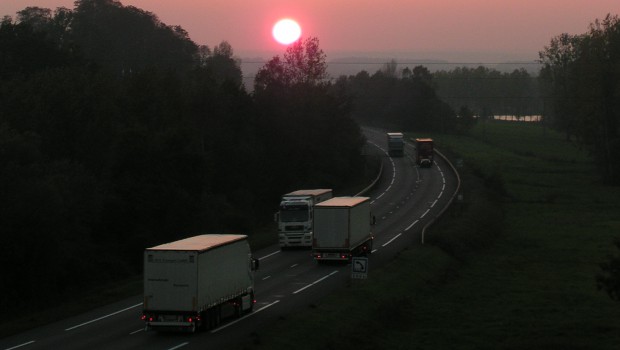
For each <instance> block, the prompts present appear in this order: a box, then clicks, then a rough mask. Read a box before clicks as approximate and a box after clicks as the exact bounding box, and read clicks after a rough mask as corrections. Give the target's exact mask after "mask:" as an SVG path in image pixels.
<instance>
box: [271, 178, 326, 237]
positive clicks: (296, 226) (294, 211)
mask: <svg viewBox="0 0 620 350" xmlns="http://www.w3.org/2000/svg"><path fill="white" fill-rule="evenodd" d="M330 198H332V190H331V189H313V190H297V191H294V192H290V193H287V194H285V195H283V196H282V199H281V200H280V210H279V211H278V213H276V221H277V223H278V242H279V244H280V248H282V249H285V248H288V247H312V232H313V230H312V217H313V212H314V206H315V205H316V204H317V203H321V202H323V201H325V200H328V199H330Z"/></svg>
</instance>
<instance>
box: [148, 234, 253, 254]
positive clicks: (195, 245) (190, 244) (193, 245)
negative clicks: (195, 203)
mask: <svg viewBox="0 0 620 350" xmlns="http://www.w3.org/2000/svg"><path fill="white" fill-rule="evenodd" d="M246 238H247V236H246V235H200V236H194V237H189V238H185V239H181V240H178V241H174V242H170V243H164V244H160V245H158V246H155V247H152V248H147V250H189V251H205V250H209V249H213V248H215V247H219V246H222V245H225V244H229V243H232V242H236V241H241V240H244V239H246Z"/></svg>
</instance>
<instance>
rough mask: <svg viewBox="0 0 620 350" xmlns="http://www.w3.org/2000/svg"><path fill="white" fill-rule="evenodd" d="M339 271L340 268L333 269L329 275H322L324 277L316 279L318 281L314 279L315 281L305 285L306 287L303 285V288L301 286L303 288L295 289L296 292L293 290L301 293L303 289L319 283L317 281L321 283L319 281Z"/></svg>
mask: <svg viewBox="0 0 620 350" xmlns="http://www.w3.org/2000/svg"><path fill="white" fill-rule="evenodd" d="M337 272H338V270H336V271H333V272H332V273H330V274H329V275H327V276H324V277H322V278H319V279H318V280H316V281H314V282H312V283H310V284H309V285H307V286H305V287H303V288H301V289H298V290H296V291H294V292H293V294H297V293H299V292H301V291H303V290H306V289H308V288H310V287H312V286H313V285H315V284H317V283H319V282H321V281H323V280H324V279H326V278H328V277H330V276H331V275H333V274H335V273H337Z"/></svg>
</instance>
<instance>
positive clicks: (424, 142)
mask: <svg viewBox="0 0 620 350" xmlns="http://www.w3.org/2000/svg"><path fill="white" fill-rule="evenodd" d="M415 143H416V147H415V148H416V158H415V162H416V164H417V165H419V166H420V167H426V168H429V167H430V166H431V165H433V153H434V151H433V139H429V138H418V139H415Z"/></svg>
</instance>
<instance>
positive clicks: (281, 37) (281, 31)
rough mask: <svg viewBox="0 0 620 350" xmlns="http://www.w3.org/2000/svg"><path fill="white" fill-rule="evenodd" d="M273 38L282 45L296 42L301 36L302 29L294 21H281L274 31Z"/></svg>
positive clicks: (274, 27)
mask: <svg viewBox="0 0 620 350" xmlns="http://www.w3.org/2000/svg"><path fill="white" fill-rule="evenodd" d="M272 34H273V38H274V39H275V40H276V41H277V42H279V43H280V44H282V45H288V44H291V43H293V42H295V41H296V40H297V39H299V37H300V36H301V27H300V26H299V24H297V22H295V21H294V20H292V19H288V18H287V19H281V20H279V21H278V22H277V23H276V24H275V25H274V26H273V30H272Z"/></svg>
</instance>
